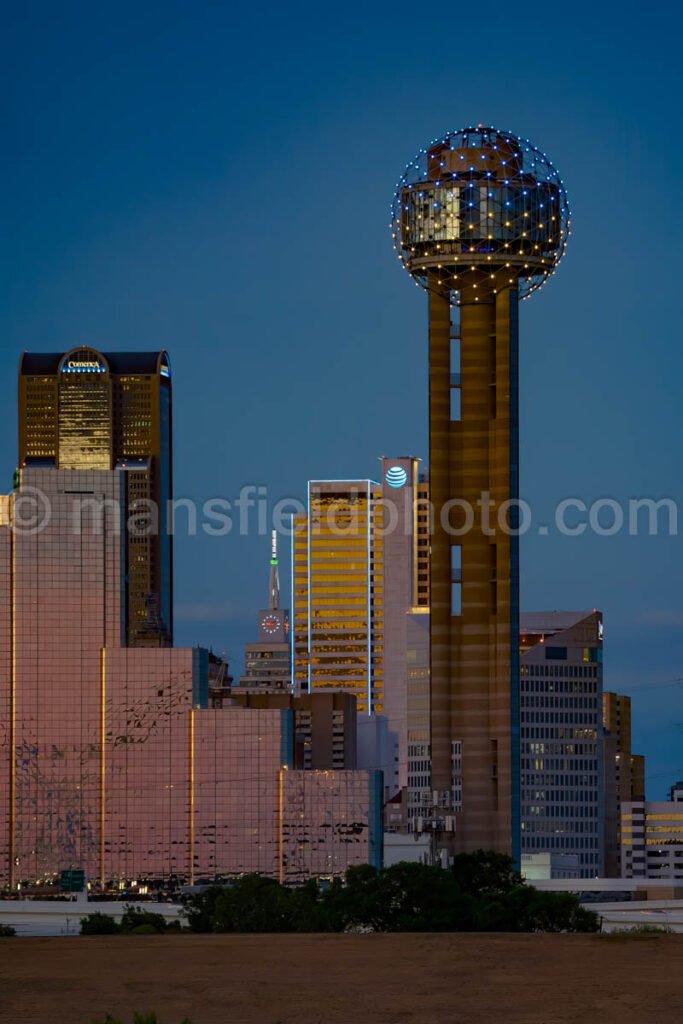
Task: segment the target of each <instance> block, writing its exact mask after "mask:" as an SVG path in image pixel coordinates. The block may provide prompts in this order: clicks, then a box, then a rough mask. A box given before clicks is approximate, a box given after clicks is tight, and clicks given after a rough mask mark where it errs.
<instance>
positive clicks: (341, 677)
mask: <svg viewBox="0 0 683 1024" xmlns="http://www.w3.org/2000/svg"><path fill="white" fill-rule="evenodd" d="M381 497H382V491H381V487H380V485H379V484H377V483H374V482H373V481H371V480H351V481H329V480H326V481H316V482H311V483H309V485H308V513H307V515H306V516H296V517H294V523H293V531H292V538H293V539H292V577H293V589H294V594H293V602H292V603H293V608H292V614H293V636H292V661H293V665H292V678H293V685H294V690H295V692H297V693H306V692H310V693H313V692H314V691H315V690H318V689H333V690H347V691H348V692H350V693H353V694H355V695H356V700H357V704H358V710H359V711H360V712H365V713H367V714H372V713H373V712H380V711H382V710H383V705H384V645H383V639H382V634H383V628H384V538H383V535H382V533H383V531H382V506H381Z"/></svg>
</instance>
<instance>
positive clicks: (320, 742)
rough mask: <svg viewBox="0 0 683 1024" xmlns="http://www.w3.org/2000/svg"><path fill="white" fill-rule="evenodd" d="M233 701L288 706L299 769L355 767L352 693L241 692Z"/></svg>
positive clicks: (253, 705) (241, 704) (254, 705)
mask: <svg viewBox="0 0 683 1024" xmlns="http://www.w3.org/2000/svg"><path fill="white" fill-rule="evenodd" d="M243 691H244V687H242V686H240V687H235V689H234V690H233V692H232V701H233V703H234V704H235V705H236V706H239V707H245V708H264V709H265V708H282V709H289V710H291V711H292V714H293V715H294V767H296V768H299V769H301V770H302V771H312V770H325V771H330V770H334V771H342V770H350V769H354V768H356V766H357V760H358V759H357V744H356V739H357V733H356V698H355V697H354V696H353V694H351V693H343V692H336V693H323V692H320V693H304V694H302V695H301V696H300V697H294V696H292V694H287V693H263V692H243Z"/></svg>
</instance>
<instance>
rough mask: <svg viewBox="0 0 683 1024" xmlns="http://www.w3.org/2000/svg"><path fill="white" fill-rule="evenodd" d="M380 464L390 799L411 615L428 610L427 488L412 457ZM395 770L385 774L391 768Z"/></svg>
mask: <svg viewBox="0 0 683 1024" xmlns="http://www.w3.org/2000/svg"><path fill="white" fill-rule="evenodd" d="M380 461H381V464H382V475H381V479H382V502H383V516H384V644H383V647H384V713H385V714H386V716H387V719H388V727H389V731H390V732H391V733H393V734H394V736H395V737H396V758H397V760H396V764H395V766H388V768H387V771H386V773H385V781H386V783H387V785H388V786H389V789H390V792H391V795H393V794H394V793H396V792H398V791H399V790H402V789H405V788H406V787H407V786H408V776H409V774H410V772H409V764H408V762H409V751H408V747H409V741H408V733H409V731H410V730H411V727H410V721H409V719H410V713H409V696H408V690H409V685H408V676H409V672H410V664H409V654H408V651H409V649H410V650H412V649H413V648H412V647H411V645H410V642H409V637H408V632H409V621H410V616H411V613H413V611H415V610H419V611H422V612H424V611H428V609H429V542H430V525H431V516H430V509H429V483H428V482H427V480H426V478H425V477H424V476H423V475H422V474H421V473H420V462H419V459H417V458H414V457H413V456H403V457H398V458H386V457H383V458H382V459H381V460H380ZM390 767H391V768H392V769H393V770H391V771H390V770H389V768H390Z"/></svg>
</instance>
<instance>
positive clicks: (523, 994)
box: [0, 934, 683, 1024]
mask: <svg viewBox="0 0 683 1024" xmlns="http://www.w3.org/2000/svg"><path fill="white" fill-rule="evenodd" d="M682 962H683V935H681V936H676V935H673V936H662V937H657V938H637V939H634V938H629V939H610V938H605V937H598V936H578V935H577V936H573V935H515V936H512V935H466V934H459V935H358V936H345V935H310V936H309V935H293V936H288V935H276V936H273V935H263V936H254V935H244V936H239V935H230V936H228V935H223V936H221V935H216V936H208V935H207V936H204V935H175V936H173V935H160V936H149V937H147V936H144V937H143V936H113V937H111V938H109V937H107V938H99V937H74V938H50V939H38V938H36V939H31V938H18V939H0V1021H3V1022H5V1021H7V1022H10V1021H11V1022H12V1024H38V1022H40V1024H48V1022H49V1024H53V1022H54V1024H91V1022H92V1021H93V1020H94V1019H95V1020H102V1019H103V1018H104V1016H105V1014H106V1013H107V1012H109V1013H111V1014H113V1015H114V1016H117V1017H121V1018H123V1019H124V1021H125V1022H126V1024H130V1021H131V1019H132V1014H133V1011H135V1010H137V1011H149V1010H152V1009H154V1010H156V1012H157V1014H158V1015H159V1022H160V1024H180V1021H181V1019H182V1017H183V1016H185V1015H187V1016H189V1017H190V1018H191V1020H192V1024H574V1022H576V1024H579V1022H581V1024H592V1022H596V1024H668V1022H671V1024H678V1022H680V1021H683V981H682V980H681V963H682Z"/></svg>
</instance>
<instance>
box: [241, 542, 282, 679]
mask: <svg viewBox="0 0 683 1024" xmlns="http://www.w3.org/2000/svg"><path fill="white" fill-rule="evenodd" d="M244 661H245V671H244V675H243V676H242V677H241V678H240V689H241V690H244V691H245V692H246V691H247V690H249V691H251V692H255V693H289V692H290V691H291V688H292V672H291V667H292V666H291V648H290V643H289V612H288V611H287V609H285V608H281V607H280V571H279V559H278V555H277V533H276V532H275V531H273V533H272V535H271V551H270V581H269V588H268V607H267V608H261V610H260V611H259V613H258V641H257V642H256V643H249V644H246V646H245V648H244Z"/></svg>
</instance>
